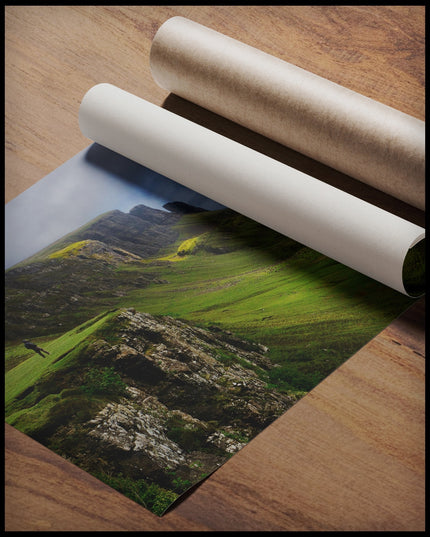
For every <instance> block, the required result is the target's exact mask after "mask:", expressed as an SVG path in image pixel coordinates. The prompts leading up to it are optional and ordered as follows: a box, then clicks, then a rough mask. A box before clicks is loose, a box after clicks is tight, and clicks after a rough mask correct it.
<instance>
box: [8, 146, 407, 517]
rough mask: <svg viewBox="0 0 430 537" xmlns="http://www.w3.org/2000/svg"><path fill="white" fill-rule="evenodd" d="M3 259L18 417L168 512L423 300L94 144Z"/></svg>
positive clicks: (14, 418)
mask: <svg viewBox="0 0 430 537" xmlns="http://www.w3.org/2000/svg"><path fill="white" fill-rule="evenodd" d="M5 259H6V275H5V299H6V301H5V308H6V317H5V333H6V348H5V351H6V352H5V357H6V358H5V364H6V368H5V369H6V377H5V395H6V421H7V422H8V423H9V424H11V425H12V426H14V427H16V428H17V429H19V430H20V431H22V432H24V433H25V434H27V435H29V436H31V437H32V438H35V439H36V440H37V441H39V442H41V443H42V444H44V445H45V446H47V447H48V448H49V449H51V450H53V451H54V452H56V453H58V454H60V455H61V456H63V457H65V458H66V459H67V460H69V461H71V462H72V463H74V464H76V465H77V466H79V467H81V468H82V469H84V470H86V471H87V472H89V473H90V474H92V475H94V476H95V477H97V478H98V479H100V480H102V481H104V482H105V483H107V484H108V485H110V486H112V487H113V488H115V489H117V490H119V491H120V492H122V493H123V494H125V495H126V496H128V497H129V498H131V499H132V500H134V501H136V502H138V503H139V504H141V505H143V506H144V507H146V508H147V509H149V510H150V511H152V512H154V513H155V514H157V515H160V516H161V515H162V514H163V513H164V512H165V511H166V509H168V508H169V507H170V506H171V505H173V504H174V502H175V501H176V500H177V499H178V498H180V497H181V495H182V494H183V493H184V492H185V491H187V490H188V489H189V488H190V487H192V486H193V485H195V484H196V483H198V482H200V481H201V480H202V479H204V478H205V477H206V476H208V475H210V474H211V473H212V472H213V471H215V470H216V469H217V468H219V467H220V466H221V465H222V464H223V463H224V462H226V461H227V460H228V459H229V458H230V457H232V456H234V454H235V453H237V452H238V451H239V450H240V449H241V448H243V447H244V446H245V445H246V444H247V443H248V442H250V441H251V440H252V438H253V437H255V436H256V435H257V434H258V433H259V432H261V431H262V430H264V428H265V427H267V426H268V425H269V424H270V423H271V422H273V421H274V420H275V419H276V418H277V417H279V416H280V415H282V414H283V413H284V412H286V411H287V410H288V409H289V408H290V407H291V406H292V405H294V404H295V403H296V402H297V401H298V400H300V398H301V397H303V396H304V395H305V394H306V393H308V392H309V391H310V390H312V388H313V387H315V386H316V385H317V384H318V383H319V382H321V381H322V380H323V379H324V378H326V376H327V375H329V374H330V373H331V372H332V371H334V370H335V369H336V368H337V367H338V366H339V365H340V364H341V363H343V362H344V361H345V360H346V359H348V358H349V357H350V356H351V355H352V354H353V353H355V352H356V351H357V350H358V349H359V348H361V347H362V346H363V345H364V344H366V343H367V342H368V341H369V340H370V339H371V338H372V337H374V336H375V335H376V334H377V333H378V332H380V331H381V330H382V329H383V328H384V327H385V326H386V325H387V324H389V323H390V322H391V321H392V320H393V319H394V318H396V317H397V316H398V315H399V314H400V313H401V312H402V311H404V309H406V308H407V307H408V306H409V305H410V304H412V302H413V300H412V299H411V298H408V297H407V296H405V295H403V294H401V293H399V292H397V291H394V290H392V289H390V288H388V287H386V286H384V285H382V284H380V283H378V282H376V281H374V280H372V279H370V278H368V277H366V276H364V275H362V274H360V273H358V272H356V271H354V270H352V269H350V268H348V267H346V266H344V265H342V264H340V263H337V262H335V261H333V260H332V259H329V258H328V257H325V256H324V255H322V254H320V253H318V252H316V251H314V250H312V249H310V248H308V247H305V246H303V245H301V244H300V243H298V242H295V241H294V240H292V239H289V238H288V237H286V236H284V235H281V234H279V233H276V232H275V231H272V230H270V229H268V228H266V227H264V226H263V225H261V224H258V223H256V222H254V221H253V220H250V219H248V218H246V217H244V216H242V215H240V214H238V213H235V212H234V211H232V210H231V209H229V208H227V207H224V206H222V205H219V204H218V203H215V202H214V201H212V200H210V199H208V198H205V197H204V196H202V195H200V194H197V193H196V192H194V191H192V190H189V189H188V188H186V187H184V186H181V185H179V184H177V183H175V182H174V181H172V180H170V179H166V178H165V177H163V176H161V175H159V174H156V173H155V172H153V171H151V170H149V169H148V168H145V167H143V166H141V165H140V164H137V163H135V162H133V161H131V160H128V159H126V158H125V157H123V156H120V155H118V154H116V153H114V152H112V151H110V150H108V149H106V148H104V147H102V146H100V145H97V144H93V145H92V146H90V147H89V148H88V149H86V150H84V151H83V152H81V153H79V154H78V155H76V157H74V158H72V159H71V160H70V161H68V162H66V163H65V164H64V165H63V166H61V167H60V168H58V169H57V170H55V171H54V172H52V173H51V174H49V175H48V176H47V177H45V178H44V179H42V180H41V181H39V182H38V183H36V184H35V185H34V186H32V187H31V188H30V189H29V190H27V191H26V192H24V193H23V194H21V195H20V196H18V197H17V198H16V199H14V200H12V201H11V202H10V203H9V204H8V205H7V206H6V249H5Z"/></svg>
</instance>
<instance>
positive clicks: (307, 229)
mask: <svg viewBox="0 0 430 537" xmlns="http://www.w3.org/2000/svg"><path fill="white" fill-rule="evenodd" d="M79 124H80V128H81V131H82V133H83V134H84V135H85V136H86V137H88V138H89V139H91V140H93V141H94V142H97V143H99V144H101V145H103V146H105V147H107V148H109V149H111V150H113V151H115V152H117V153H119V154H121V155H123V156H125V157H127V158H129V159H131V160H134V161H136V162H138V163H139V164H142V165H143V166H146V167H148V168H150V169H152V170H154V171H156V172H157V173H160V174H161V175H164V176H166V177H168V178H170V179H173V180H175V181H177V182H178V183H181V184H183V185H185V186H187V187H188V188H191V189H193V190H195V191H197V192H199V193H201V194H203V195H205V196H207V197H209V198H211V199H213V200H215V201H217V202H219V203H222V204H223V205H225V206H227V207H230V208H231V209H233V210H235V211H237V212H239V213H241V214H243V215H245V216H247V217H249V218H252V219H254V220H255V221H257V222H259V223H261V224H263V225H266V226H267V227H269V228H271V229H274V230H275V231H278V232H280V233H283V234H284V235H287V236H288V237H290V238H292V239H294V240H296V241H298V242H300V243H302V244H304V245H306V246H308V247H310V248H312V249H314V250H317V251H319V252H321V253H322V254H324V255H326V256H328V257H330V258H332V259H334V260H336V261H338V262H340V263H343V264H345V265H347V266H349V267H351V268H353V269H354V270H357V271H358V272H361V273H363V274H365V275H367V276H369V277H371V278H373V279H375V280H377V281H379V282H381V283H383V284H385V285H387V286H389V287H391V288H393V289H395V290H397V291H399V292H401V293H403V294H405V295H407V296H414V297H415V296H417V295H411V294H410V293H409V292H408V291H407V290H406V289H405V286H404V281H403V269H404V261H405V258H406V255H407V253H408V251H409V250H410V249H411V248H412V247H413V245H415V244H416V243H417V242H419V241H420V240H422V239H423V238H424V235H425V232H424V229H423V228H421V227H419V226H417V225H415V224H413V223H411V222H408V221H406V220H404V219H402V218H399V217H397V216H396V215H393V214H391V213H389V212H387V211H384V210H382V209H380V208H378V207H375V206H373V205H371V204H369V203H367V202H364V201H362V200H360V199H358V198H355V197H354V196H351V195H350V194H347V193H345V192H343V191H341V190H339V189H337V188H334V187H332V186H330V185H328V184H326V183H323V182H321V181H318V180H317V179H315V178H313V177H311V176H309V175H306V174H304V173H303V172H300V171H298V170H295V169H294V168H291V167H289V166H287V165H285V164H282V163H280V162H278V161H276V160H274V159H271V158H270V157H267V156H265V155H262V154H260V153H258V152H257V151H254V150H252V149H250V148H248V147H245V146H243V145H241V144H239V143H237V142H234V141H232V140H230V139H228V138H226V137H224V136H222V135H219V134H217V133H215V132H212V131H210V130H209V129H206V128H205V127H202V126H200V125H197V124H195V123H193V122H191V121H189V120H186V119H184V118H182V117H180V116H177V115H176V114H173V113H172V112H169V111H168V110H165V109H163V108H160V107H158V106H156V105H154V104H152V103H149V102H147V101H145V100H144V99H141V98H139V97H137V96H135V95H132V94H130V93H128V92H126V91H124V90H122V89H120V88H117V87H115V86H113V85H111V84H104V83H103V84H98V85H96V86H94V87H92V88H91V89H90V90H89V91H88V92H87V93H86V94H85V96H84V98H83V100H82V102H81V105H80V109H79Z"/></svg>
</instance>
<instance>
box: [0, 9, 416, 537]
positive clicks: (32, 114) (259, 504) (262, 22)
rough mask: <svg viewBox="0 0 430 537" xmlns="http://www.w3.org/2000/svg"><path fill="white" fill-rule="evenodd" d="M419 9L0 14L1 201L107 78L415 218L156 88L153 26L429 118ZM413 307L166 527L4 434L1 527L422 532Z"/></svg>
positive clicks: (63, 149) (62, 141)
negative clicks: (0, 31)
mask: <svg viewBox="0 0 430 537" xmlns="http://www.w3.org/2000/svg"><path fill="white" fill-rule="evenodd" d="M424 9H425V8H424V6H6V8H5V75H6V78H5V142H6V144H5V171H6V184H5V197H6V201H9V200H10V199H12V198H14V197H15V196H17V195H18V194H19V193H20V192H22V191H23V190H25V189H26V188H28V187H29V186H31V185H32V184H34V183H35V182H36V181H37V180H39V179H41V178H42V177H44V176H45V175H46V174H47V173H49V172H50V171H52V170H54V169H55V168H57V167H58V166H60V165H61V164H62V163H63V162H64V161H66V160H67V159H69V158H71V157H73V156H74V155H75V154H76V153H77V152H78V151H80V150H82V149H84V148H85V147H87V146H88V145H89V143H90V142H89V141H88V140H87V139H85V138H84V137H83V136H82V134H81V133H80V131H79V126H78V122H77V112H78V108H79V103H80V101H81V99H82V96H83V95H84V93H85V92H86V91H87V90H88V89H89V88H90V87H91V86H92V85H94V84H96V83H99V82H110V83H113V84H115V85H117V86H120V87H122V88H123V89H125V90H127V91H130V92H131V93H135V94H136V95H139V96H141V97H143V98H145V99H147V100H149V101H151V102H153V103H155V104H157V105H163V106H165V107H167V108H170V109H172V110H174V111H175V112H177V113H181V114H183V115H185V116H188V117H190V118H192V119H193V120H195V121H197V122H200V123H201V124H203V125H205V126H208V127H209V128H212V129H213V130H216V131H218V132H221V133H223V134H225V135H227V136H230V137H232V138H233V139H238V140H239V141H241V143H244V144H246V145H250V146H251V147H253V148H255V149H257V150H260V151H262V152H266V153H267V154H269V155H271V156H273V157H274V158H278V160H282V161H284V162H287V163H290V164H292V165H294V166H296V167H298V168H299V169H304V170H309V171H311V172H312V173H314V174H315V175H316V176H319V177H320V178H321V179H322V180H326V181H329V182H330V181H331V182H332V183H333V184H337V185H339V186H342V187H343V188H346V189H348V188H350V189H352V191H354V189H355V192H356V194H357V195H361V196H362V197H364V198H365V199H366V197H367V199H369V200H372V201H374V202H375V203H376V204H379V205H380V206H383V207H384V208H390V210H392V211H393V212H397V213H398V214H400V215H402V216H404V217H405V218H409V219H410V220H412V221H416V222H418V223H422V222H423V214H422V213H421V212H419V211H414V210H412V209H411V208H410V207H408V206H405V204H401V203H400V202H396V200H393V199H392V198H390V197H384V196H382V197H381V196H380V195H379V194H378V193H377V192H375V191H372V190H368V189H366V188H365V187H364V188H363V186H362V185H361V184H357V183H358V182H356V183H348V178H346V177H344V176H342V175H341V174H336V173H333V171H332V170H330V169H324V168H321V166H320V165H318V163H315V162H313V161H311V160H310V159H305V158H304V157H302V156H301V155H298V154H296V153H294V152H292V151H289V150H288V149H286V148H282V147H281V146H279V145H278V144H275V143H273V142H270V141H268V140H266V139H264V138H263V137H261V136H258V135H255V134H254V133H250V132H249V131H247V130H246V129H242V128H240V127H237V126H235V125H233V124H231V123H229V122H227V121H225V120H223V118H220V117H218V116H216V115H214V114H210V113H209V112H207V111H206V110H203V109H200V108H199V107H195V106H194V105H192V104H190V103H187V102H185V101H183V100H181V99H179V98H176V97H174V96H168V95H167V93H166V92H165V91H164V90H162V89H161V88H159V87H158V86H157V85H156V84H155V82H154V81H153V80H152V76H151V73H150V70H149V65H148V58H149V50H150V46H151V41H152V38H153V36H154V35H155V32H156V30H157V28H158V27H159V26H160V25H161V24H162V22H164V20H166V19H167V18H169V17H171V16H174V15H182V16H185V17H189V18H191V19H193V20H195V21H196V22H199V23H201V24H205V25H207V26H210V27H212V28H214V29H216V30H218V31H221V32H223V33H225V34H226V35H230V36H232V37H235V38H237V39H239V40H241V41H243V42H245V43H248V44H250V45H252V46H255V47H257V48H260V49H262V50H264V51H265V52H268V53H269V54H274V55H275V56H278V57H280V58H283V59H285V60H287V61H289V62H291V63H294V64H296V65H298V66H300V67H303V68H304V69H308V70H310V71H312V72H314V73H316V74H318V75H320V76H324V77H326V78H329V79H330V80H333V81H334V82H337V83H339V84H341V85H344V86H346V87H349V88H351V89H353V90H355V91H358V92H360V93H362V94H364V95H367V96H369V97H371V98H373V99H376V100H379V101H381V102H384V103H385V104H388V105H390V106H393V107H394V108H397V109H399V110H402V111H404V112H406V113H409V114H411V115H414V116H416V117H418V118H420V119H424V103H425V100H424V35H425V33H424ZM423 319H424V301H423V300H421V301H419V302H418V303H417V304H416V305H415V306H414V307H413V308H412V309H411V310H409V311H408V312H407V313H406V315H403V316H402V317H401V318H399V319H398V320H396V321H395V322H394V323H392V324H391V325H390V327H388V328H387V329H386V330H385V331H383V332H382V333H381V334H380V335H378V336H377V337H376V338H375V339H374V340H372V342H370V343H369V344H368V345H366V346H365V347H364V348H363V349H361V350H360V352H358V353H357V354H356V355H355V356H354V357H352V358H351V359H350V360H348V361H347V362H346V363H345V364H344V365H343V366H342V367H340V368H339V369H338V370H337V371H336V372H334V373H333V374H332V375H330V376H329V377H328V378H327V379H326V380H325V381H324V382H322V383H321V384H320V385H319V386H318V387H317V388H315V389H314V390H313V391H312V392H311V393H310V394H308V395H307V396H306V397H305V398H303V399H302V400H301V401H300V402H299V403H297V404H296V405H295V406H294V407H293V408H292V409H290V410H289V411H288V412H287V413H286V414H285V415H284V416H282V417H281V418H280V419H279V420H277V421H276V422H275V423H273V424H272V425H271V426H270V427H268V428H267V429H266V430H265V431H263V433H261V434H260V435H259V436H258V437H257V438H256V439H254V440H253V441H252V442H251V443H250V444H249V445H248V446H247V447H245V448H244V449H243V450H242V451H241V452H240V453H238V454H237V455H235V456H234V457H233V458H232V459H231V460H230V461H229V462H228V463H227V464H225V465H224V466H223V467H222V468H221V469H220V470H219V471H217V472H216V473H214V474H213V475H212V476H210V477H209V478H208V479H207V480H206V481H205V482H204V483H203V484H201V485H200V486H199V487H198V488H197V489H196V490H195V491H194V492H193V493H192V494H190V495H189V496H188V497H186V498H185V499H184V500H183V501H182V502H180V503H179V504H178V505H177V506H176V507H175V508H174V509H172V510H171V511H170V512H169V513H167V514H166V515H165V516H164V517H162V518H161V519H160V518H158V517H156V516H154V515H152V514H151V513H149V512H148V511H146V510H145V509H143V508H142V507H140V506H138V505H137V504H135V503H134V502H132V501H131V500H129V499H127V498H126V497H124V496H123V495H121V494H119V493H117V492H116V491H114V490H112V489H110V488H109V487H107V486H106V485H104V484H103V483H100V482H99V481H97V480H96V479H95V478H93V477H91V476H89V475H88V474H86V473H85V472H83V471H81V470H79V469H78V468H76V467H75V466H73V465H72V464H70V463H69V462H68V461H66V460H64V459H62V458H61V457H58V456H57V455H55V454H54V453H52V452H50V451H49V450H47V449H46V448H44V447H43V446H41V445H40V444H38V443H37V442H35V441H33V440H31V439H30V438H28V437H26V436H25V435H23V434H22V433H20V432H18V431H16V430H15V429H13V428H12V427H10V426H6V435H5V440H6V467H5V468H6V495H5V499H6V501H5V514H6V529H7V530H8V531H16V530H20V531H23V530H33V531H34V530H36V531H37V530H51V531H54V530H56V531H67V530H75V531H78V530H81V531H83V530H89V531H102V530H105V531H119V530H129V531H133V530H143V531H150V530H158V531H161V530H166V531H173V530H176V531H184V530H189V531H195V530H202V529H205V530H212V531H213V530H253V529H254V530H295V529H298V530H320V531H321V530H338V531H343V530H364V531H370V530H372V531H375V530H423V529H424V422H423V420H424V353H425V352H424V335H425V331H424V324H423Z"/></svg>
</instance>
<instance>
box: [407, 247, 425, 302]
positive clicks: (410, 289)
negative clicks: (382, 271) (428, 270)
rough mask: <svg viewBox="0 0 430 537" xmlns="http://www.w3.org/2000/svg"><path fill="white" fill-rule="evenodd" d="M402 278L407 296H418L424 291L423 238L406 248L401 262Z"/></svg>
mask: <svg viewBox="0 0 430 537" xmlns="http://www.w3.org/2000/svg"><path fill="white" fill-rule="evenodd" d="M402 279H403V286H404V288H405V291H406V293H407V294H408V295H409V296H411V297H413V298H418V297H419V296H421V295H423V294H424V293H425V283H426V282H425V239H421V240H420V241H419V242H418V243H417V244H415V245H414V246H412V248H410V249H409V250H408V253H407V254H406V257H405V261H404V263H403V271H402Z"/></svg>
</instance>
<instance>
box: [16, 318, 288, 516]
mask: <svg viewBox="0 0 430 537" xmlns="http://www.w3.org/2000/svg"><path fill="white" fill-rule="evenodd" d="M104 316H105V317H103V316H99V317H97V318H95V319H94V320H92V321H88V322H87V323H84V324H83V325H81V326H79V327H77V328H75V329H74V330H72V331H70V332H69V333H68V334H65V335H64V336H61V337H60V338H58V343H56V342H53V343H51V346H50V349H51V353H50V354H49V355H48V356H45V357H42V358H40V357H37V356H36V357H35V358H33V360H39V362H40V365H43V368H44V369H43V374H41V376H40V377H39V378H38V379H37V380H35V379H34V377H33V370H32V368H31V367H30V365H29V366H28V368H27V364H26V363H24V364H23V370H24V371H25V370H27V369H28V375H29V379H31V380H29V382H30V383H29V385H28V387H25V386H24V385H23V391H22V392H21V393H19V394H17V395H16V396H15V398H14V399H10V400H9V402H8V413H9V416H11V417H10V418H9V422H10V423H11V424H12V425H14V426H16V427H18V428H19V429H21V430H24V431H25V432H27V433H28V434H30V436H33V437H34V438H36V439H37V440H38V441H40V442H42V443H43V444H45V445H47V446H48V447H50V448H51V449H53V450H54V451H56V452H57V453H59V454H60V455H62V456H63V457H66V458H67V459H69V460H71V461H72V462H74V463H75V464H77V465H78V466H80V467H81V468H83V469H85V470H87V471H89V472H90V473H92V474H93V475H96V476H97V477H99V478H100V479H103V480H105V481H106V482H108V483H111V482H112V479H113V478H112V476H115V479H117V481H116V482H115V483H113V485H114V486H115V487H116V488H118V489H119V490H124V491H125V492H126V493H128V494H132V495H133V494H134V492H133V491H134V490H135V488H136V487H137V484H139V483H141V482H144V483H145V487H146V488H145V490H147V489H148V487H149V488H151V487H153V486H156V487H157V491H158V492H157V494H158V496H157V497H158V498H160V494H161V496H162V497H163V501H165V503H164V504H163V505H164V508H165V507H167V506H168V504H169V502H170V501H171V500H172V498H173V499H174V497H176V496H177V495H178V494H181V493H182V492H184V491H185V490H187V489H188V488H189V487H190V486H192V485H193V484H195V483H197V482H198V481H200V480H201V479H202V478H204V477H205V476H207V475H209V474H210V473H211V472H213V471H214V470H216V469H217V468H218V467H219V466H220V465H221V464H223V463H224V462H225V461H226V460H228V458H229V457H231V456H232V455H233V454H234V453H236V452H237V451H239V450H240V449H241V448H242V447H243V446H245V445H246V444H247V443H248V442H249V441H250V440H251V439H252V438H253V437H254V436H255V435H256V434H258V433H259V432H260V431H261V430H262V429H263V428H264V427H266V426H267V425H269V424H270V423H271V422H272V421H273V420H275V419H276V418H277V417H278V416H280V415H281V414H282V413H283V412H285V411H286V410H287V409H288V408H289V407H290V406H292V405H293V404H294V402H295V401H296V399H295V398H294V397H293V396H287V395H286V394H283V393H279V392H277V391H276V390H274V389H272V388H270V387H269V386H268V384H267V372H268V371H269V370H270V369H272V368H273V367H276V366H274V365H273V364H271V362H270V360H269V359H268V357H267V356H266V353H267V352H268V349H267V347H265V346H263V345H261V344H258V343H253V342H249V341H246V340H244V339H240V338H238V337H236V336H234V335H233V334H232V333H231V332H228V331H223V330H221V329H219V328H216V327H212V328H207V329H204V328H201V327H199V326H195V325H192V324H190V323H188V322H184V321H181V320H179V319H174V318H173V317H170V316H153V315H150V314H148V313H144V312H139V311H136V310H135V309H134V308H128V309H126V308H122V309H119V310H112V311H110V312H107V313H105V314H104ZM103 319H105V320H103ZM68 341H71V342H73V344H72V343H70V345H72V346H70V348H69V346H68V345H69V344H68V343H67V342H68ZM56 345H58V349H59V350H58V352H57V351H55V349H56ZM60 349H61V354H60ZM33 367H34V366H33ZM23 374H24V373H22V374H20V378H21V377H22V375H23ZM11 375H12V377H13V375H14V372H13V371H12V372H11ZM12 377H11V378H12ZM24 388H25V389H24ZM24 411H25V412H24ZM118 480H120V481H121V480H122V481H121V483H122V484H121V483H119V481H118ZM123 482H124V483H126V485H124V483H123ZM118 483H119V484H118ZM122 487H125V488H122ZM160 487H161V488H160ZM160 490H162V492H160ZM166 491H167V492H166ZM142 494H143V493H142ZM166 494H173V495H174V497H171V496H167V499H166ZM142 498H143V496H142V495H141V493H139V494H137V496H136V497H133V499H134V500H136V501H143V500H142ZM157 501H158V500H157ZM166 502H167V503H166ZM144 504H145V505H146V500H145V502H144ZM154 505H155V504H154ZM154 509H156V510H157V509H159V508H158V507H157V508H155V507H154ZM157 512H158V511H157ZM159 514H160V512H159Z"/></svg>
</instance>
